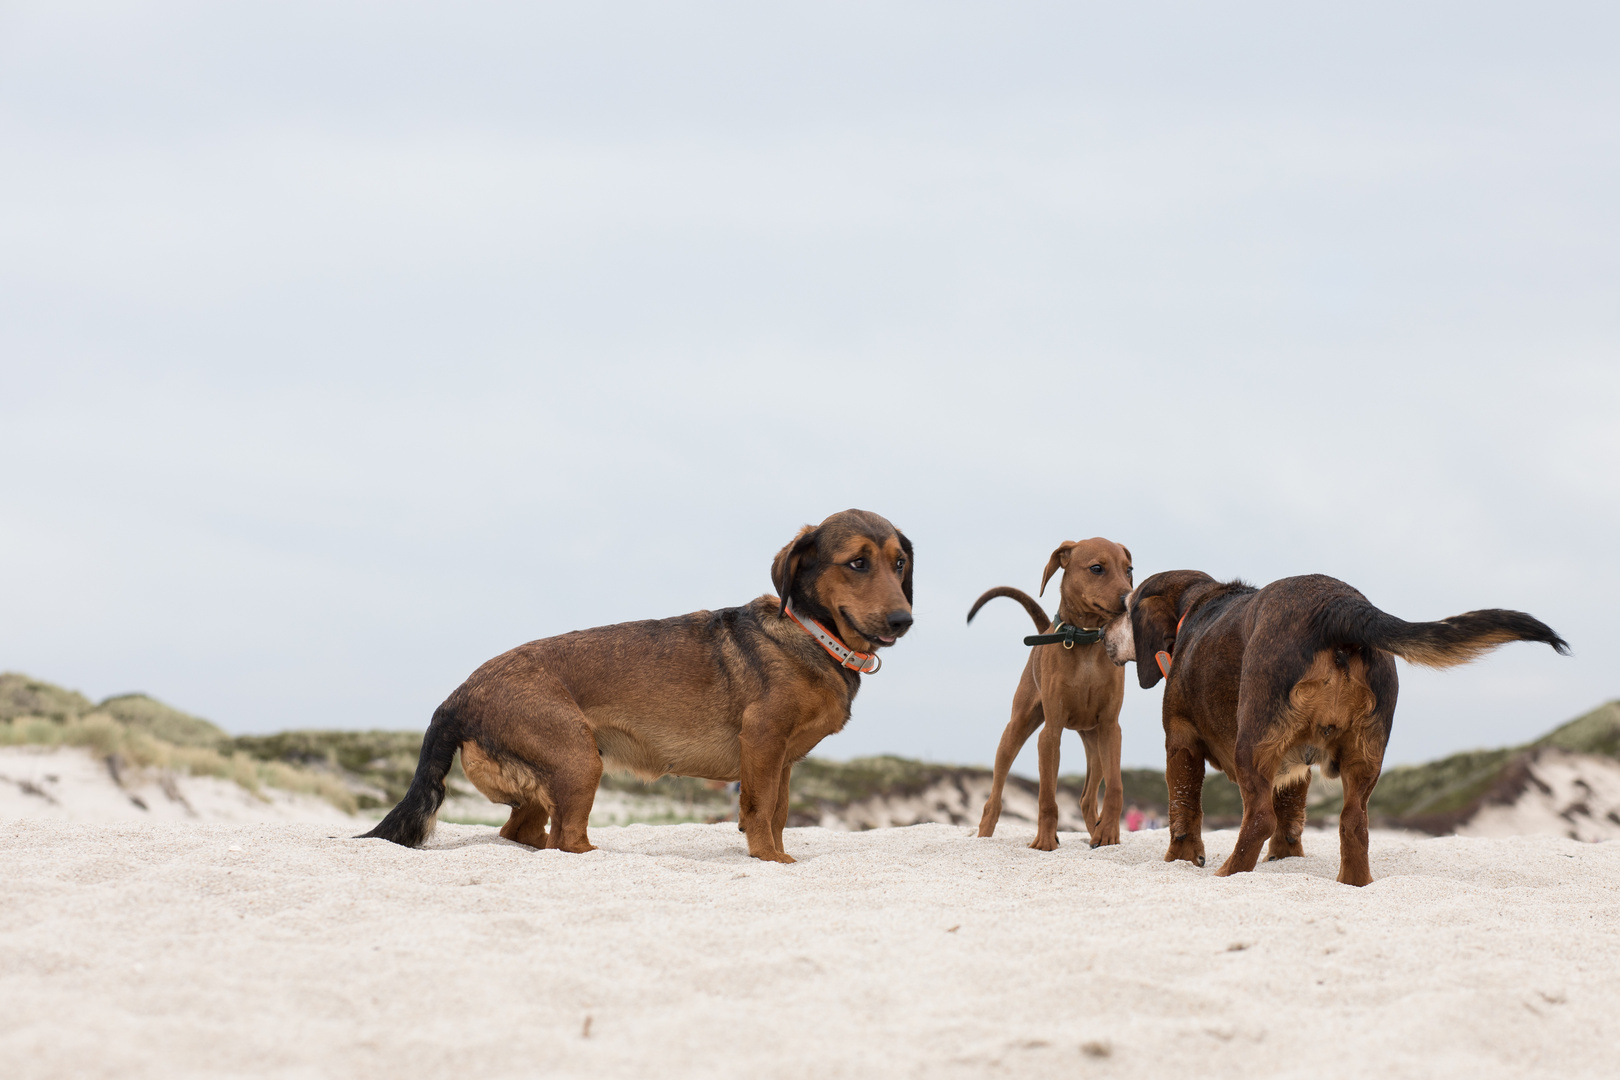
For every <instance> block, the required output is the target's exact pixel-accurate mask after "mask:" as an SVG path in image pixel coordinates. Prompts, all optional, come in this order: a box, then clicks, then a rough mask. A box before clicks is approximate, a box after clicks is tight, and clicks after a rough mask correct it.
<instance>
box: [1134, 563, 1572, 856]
mask: <svg viewBox="0 0 1620 1080" xmlns="http://www.w3.org/2000/svg"><path fill="white" fill-rule="evenodd" d="M1509 641H1540V642H1543V643H1545V644H1548V645H1551V646H1552V647H1553V648H1554V649H1555V650H1556V651H1557V652H1559V653H1561V654H1566V655H1567V654H1568V652H1569V646H1568V645H1567V644H1566V643H1565V642H1564V639H1563V638H1561V637H1559V636H1558V635H1557V634H1555V633H1553V631H1552V630H1551V629H1550V628H1549V627H1547V626H1546V625H1545V624H1544V623H1541V622H1539V621H1538V620H1536V619H1534V618H1532V617H1530V616H1529V615H1526V614H1524V613H1523V612H1520V611H1504V610H1501V609H1491V610H1488V611H1470V612H1468V613H1467V614H1464V615H1454V616H1452V617H1451V618H1449V619H1444V620H1442V621H1440V622H1425V623H1409V622H1404V621H1402V620H1401V619H1397V618H1396V617H1395V616H1393V615H1389V614H1386V613H1385V612H1383V611H1380V610H1378V609H1377V608H1375V607H1373V606H1372V604H1370V603H1368V602H1367V598H1366V597H1364V596H1362V595H1361V593H1359V592H1357V591H1356V590H1355V589H1353V588H1351V587H1350V586H1349V585H1346V584H1345V583H1344V582H1342V581H1338V580H1336V579H1334V578H1330V577H1323V576H1322V575H1320V574H1311V575H1308V576H1305V577H1292V578H1283V579H1282V580H1281V581H1275V582H1272V583H1271V584H1270V585H1267V586H1266V587H1265V588H1263V589H1256V588H1254V587H1253V586H1251V585H1245V584H1243V583H1242V582H1241V581H1233V582H1228V583H1226V584H1222V583H1220V582H1217V581H1216V580H1215V579H1214V578H1212V577H1210V576H1209V575H1208V574H1204V573H1200V572H1199V571H1197V570H1175V571H1171V572H1169V573H1164V574H1154V575H1153V576H1152V577H1150V578H1148V579H1147V580H1146V581H1144V582H1142V584H1141V585H1139V586H1138V587H1137V588H1136V590H1135V591H1134V592H1132V593H1131V595H1130V596H1129V598H1127V600H1126V612H1125V614H1123V615H1121V616H1120V617H1119V618H1117V619H1115V620H1114V621H1113V622H1112V623H1110V624H1109V625H1108V627H1107V629H1106V631H1105V634H1104V642H1105V645H1106V647H1107V650H1108V654H1109V656H1110V657H1112V658H1113V661H1114V663H1116V664H1124V663H1126V662H1127V661H1130V660H1135V661H1136V674H1137V679H1138V680H1139V681H1140V682H1141V684H1142V688H1143V689H1148V688H1151V687H1153V686H1155V685H1156V684H1157V683H1158V682H1159V679H1160V678H1161V677H1165V676H1167V681H1166V683H1165V688H1164V748H1165V781H1166V784H1167V786H1168V787H1169V796H1170V850H1169V851H1168V852H1166V854H1165V856H1164V857H1165V861H1166V862H1173V861H1175V860H1177V859H1185V860H1188V861H1189V862H1195V863H1197V864H1198V865H1199V866H1202V865H1204V841H1203V837H1202V834H1201V830H1202V826H1203V805H1202V801H1201V795H1202V792H1203V786H1204V763H1205V762H1206V761H1207V762H1209V763H1210V764H1211V765H1213V766H1215V767H1216V768H1217V769H1220V770H1221V771H1222V772H1224V773H1226V775H1227V776H1229V777H1231V778H1232V779H1233V780H1234V781H1235V782H1236V783H1237V785H1238V787H1239V788H1240V789H1241V791H1242V793H1243V823H1242V825H1241V826H1239V828H1238V839H1237V846H1236V848H1234V849H1233V851H1232V855H1231V857H1230V858H1228V859H1227V860H1226V863H1225V865H1223V866H1222V867H1221V868H1220V870H1219V873H1220V874H1221V875H1222V876H1225V875H1227V874H1234V873H1240V872H1242V871H1246V870H1253V869H1254V864H1255V862H1256V861H1258V859H1259V857H1260V846H1261V844H1262V843H1264V842H1265V840H1266V838H1267V837H1268V836H1269V837H1270V840H1271V843H1270V847H1269V849H1268V852H1267V854H1268V856H1269V857H1270V858H1272V859H1281V858H1286V857H1287V856H1289V855H1303V854H1304V848H1303V847H1302V846H1301V844H1300V836H1301V833H1302V831H1303V829H1304V827H1305V798H1306V795H1307V794H1308V793H1309V790H1310V782H1311V772H1310V766H1311V765H1312V763H1314V762H1320V763H1321V766H1322V771H1323V772H1324V773H1325V774H1327V775H1328V776H1329V777H1335V776H1336V777H1339V778H1340V779H1341V780H1342V781H1343V783H1344V809H1343V810H1342V811H1340V813H1339V880H1340V881H1341V882H1344V883H1345V884H1346V885H1366V884H1367V883H1369V882H1371V881H1372V871H1371V868H1370V867H1369V866H1368V863H1367V799H1368V798H1369V797H1370V796H1371V795H1372V790H1373V785H1375V784H1376V783H1378V775H1379V773H1380V771H1381V770H1382V768H1383V763H1384V747H1385V745H1386V744H1387V743H1388V742H1389V732H1390V726H1391V724H1392V723H1393V722H1394V718H1395V694H1396V689H1397V679H1396V675H1395V659H1394V658H1395V657H1396V656H1399V657H1401V658H1402V659H1404V660H1406V661H1408V662H1409V663H1413V664H1423V665H1425V666H1427V667H1451V666H1453V665H1455V664H1466V663H1467V662H1468V661H1470V660H1473V659H1474V658H1476V657H1478V656H1481V655H1483V654H1484V653H1486V652H1489V651H1490V650H1491V649H1494V648H1495V647H1496V646H1498V645H1501V644H1504V643H1506V642H1509Z"/></svg>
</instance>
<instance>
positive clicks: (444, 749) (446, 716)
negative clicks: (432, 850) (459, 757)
mask: <svg viewBox="0 0 1620 1080" xmlns="http://www.w3.org/2000/svg"><path fill="white" fill-rule="evenodd" d="M460 747H461V724H460V722H459V721H457V719H456V715H455V710H454V709H453V708H451V707H450V706H449V705H448V703H446V704H444V705H440V706H439V707H438V709H436V710H434V713H433V722H432V723H430V724H428V729H427V734H426V735H424V736H422V756H421V757H420V758H418V759H417V762H416V775H415V776H414V777H412V778H411V787H410V790H409V791H407V792H406V793H405V797H404V798H403V799H401V800H399V805H397V806H395V807H394V808H393V809H392V810H390V811H388V816H387V817H385V818H383V819H382V820H381V821H379V822H377V827H376V828H374V829H372V830H371V831H370V832H368V833H362V834H361V835H360V836H359V837H356V839H363V838H367V837H376V838H378V839H381V840H391V841H393V842H394V843H396V844H403V845H405V846H406V847H421V846H422V841H424V840H426V839H427V838H428V837H429V836H432V835H433V826H434V825H436V824H438V814H439V806H440V805H441V804H442V803H443V802H444V776H445V774H446V773H448V772H449V771H450V762H451V761H452V760H453V759H454V758H455V756H456V751H457V750H458V749H460Z"/></svg>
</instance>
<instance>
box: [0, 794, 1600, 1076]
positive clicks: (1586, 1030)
mask: <svg viewBox="0 0 1620 1080" xmlns="http://www.w3.org/2000/svg"><path fill="white" fill-rule="evenodd" d="M335 832H336V830H334V829H333V828H330V827H324V828H323V827H320V826H315V825H307V824H303V825H300V824H284V825H256V826H248V825H207V824H162V823H159V824H140V825H133V824H121V823H120V824H112V825H99V826H91V825H84V824H75V823H68V822H56V821H45V820H30V821H10V822H6V823H4V824H0V865H3V866H4V867H5V873H4V876H3V877H0V898H3V904H0V957H3V960H0V1060H4V1061H5V1062H6V1072H7V1075H8V1076H15V1077H68V1076H73V1077H80V1076H118V1077H174V1076H202V1075H209V1076H217V1075H241V1076H289V1077H290V1076H345V1077H349V1076H355V1077H409V1076H429V1075H435V1076H439V1075H467V1076H477V1077H504V1076H514V1077H515V1076H535V1075H547V1076H553V1075H555V1076H580V1077H586V1076H589V1077H604V1076H622V1077H635V1078H638V1080H640V1078H645V1077H649V1076H660V1077H663V1076H676V1077H682V1076H692V1077H726V1076H739V1077H750V1078H755V1077H772V1078H775V1077H805V1078H811V1077H814V1078H817V1080H821V1078H825V1077H837V1076H856V1077H867V1076H870V1077H880V1076H881V1077H892V1076H895V1075H910V1076H927V1077H934V1076H946V1077H949V1076H988V1075H1012V1074H1017V1075H1028V1076H1064V1077H1070V1076H1119V1077H1125V1076H1130V1077H1151V1076H1169V1075H1198V1076H1232V1077H1240V1076H1241V1077H1251V1076H1299V1077H1310V1078H1313V1080H1315V1078H1320V1077H1323V1076H1344V1077H1351V1076H1356V1077H1360V1076H1367V1075H1376V1076H1380V1077H1432V1076H1470V1077H1473V1076H1489V1077H1496V1076H1500V1077H1514V1078H1522V1077H1526V1076H1532V1077H1540V1076H1546V1077H1552V1076H1559V1077H1568V1076H1582V1075H1585V1076H1599V1075H1613V1074H1614V1072H1615V1071H1616V1067H1617V1063H1616V1055H1617V1050H1616V1047H1620V1009H1617V1008H1616V1002H1617V1001H1620V845H1616V844H1613V843H1604V844H1581V843H1577V842H1574V841H1571V840H1565V839H1557V838H1548V837H1534V838H1529V837H1525V838H1516V839H1475V838H1466V837H1448V838H1443V839H1426V838H1414V837H1411V836H1407V835H1399V834H1375V837H1374V841H1373V850H1372V855H1373V872H1374V873H1375V874H1376V875H1377V877H1378V880H1377V881H1376V882H1374V884H1372V885H1371V886H1369V887H1367V888H1365V889H1352V888H1349V887H1346V886H1341V885H1338V884H1336V883H1335V882H1334V881H1333V880H1332V878H1333V875H1334V873H1335V872H1336V869H1337V843H1336V838H1335V837H1333V836H1331V835H1320V834H1311V835H1308V836H1307V839H1306V847H1307V850H1308V851H1309V852H1310V854H1309V855H1307V857H1305V858H1303V859H1292V860H1287V861H1285V862H1282V863H1275V864H1262V867H1261V869H1260V870H1259V871H1258V872H1256V873H1253V874H1248V875H1243V876H1240V877H1236V878H1232V879H1220V878H1216V877H1214V876H1213V874H1212V871H1211V870H1209V869H1197V868H1194V867H1191V866H1188V865H1186V864H1175V865H1169V864H1166V863H1164V862H1163V861H1162V858H1161V856H1162V853H1163V851H1164V848H1165V844H1166V835H1165V833H1164V832H1163V831H1162V830H1161V831H1157V832H1144V833H1137V834H1133V835H1131V836H1129V837H1127V841H1126V843H1125V844H1124V845H1122V846H1120V847H1117V848H1110V849H1103V850H1099V851H1091V850H1088V849H1087V847H1086V845H1085V842H1084V839H1083V838H1081V837H1077V836H1075V835H1073V834H1069V835H1066V836H1064V837H1063V846H1062V847H1061V848H1060V849H1059V850H1058V851H1056V852H1053V853H1050V854H1045V853H1040V852H1035V851H1031V850H1029V849H1028V848H1027V847H1026V846H1024V845H1025V843H1026V842H1027V841H1028V839H1029V837H1030V835H1031V831H1030V830H1029V829H1027V828H1023V829H1019V828H1012V827H1009V828H1006V829H1004V830H1003V832H1002V835H998V836H997V837H996V838H994V839H992V840H978V839H976V838H973V837H970V836H968V835H966V832H965V830H963V829H961V828H959V827H954V826H946V825H920V826H916V827H913V828H906V829H889V830H879V831H872V832H864V833H848V832H834V831H830V830H824V829H819V828H804V829H792V830H789V832H788V839H787V845H788V848H789V850H790V851H791V852H793V853H794V854H795V855H797V856H798V857H799V859H800V861H799V862H798V863H797V864H796V865H792V866H778V865H774V864H767V863H761V862H757V861H755V860H752V859H749V858H747V857H746V855H745V854H744V853H743V844H742V838H741V837H740V836H739V835H738V833H737V832H736V829H735V827H734V826H731V825H674V826H664V827H648V826H630V827H626V828H602V829H597V830H595V831H594V832H593V839H594V840H595V842H596V843H597V844H599V845H600V847H601V850H599V851H596V852H593V853H590V854H588V855H567V854H563V853H559V852H536V851H531V850H529V849H527V848H523V847H519V846H517V845H513V844H509V843H506V842H504V841H501V840H500V839H499V837H498V836H497V835H496V833H495V831H494V830H493V829H491V828H488V827H480V826H454V825H444V826H441V827H440V830H439V833H438V835H437V836H436V838H435V839H434V840H433V841H432V846H431V847H430V848H428V849H426V850H421V851H411V850H407V849H404V848H400V847H395V846H393V845H390V844H387V843H385V842H383V841H374V840H366V841H361V840H351V839H348V838H347V837H345V836H341V835H334V833H335ZM1208 840H1209V849H1210V855H1211V863H1212V865H1213V864H1215V863H1217V862H1218V861H1219V860H1220V859H1221V858H1223V857H1224V856H1225V854H1226V853H1227V852H1228V851H1229V850H1230V848H1231V846H1232V841H1233V834H1232V833H1230V832H1221V833H1213V834H1210V836H1209V838H1208Z"/></svg>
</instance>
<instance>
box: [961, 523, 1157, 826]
mask: <svg viewBox="0 0 1620 1080" xmlns="http://www.w3.org/2000/svg"><path fill="white" fill-rule="evenodd" d="M1059 567H1061V568H1062V569H1063V580H1062V582H1061V583H1060V584H1059V586H1058V609H1057V622H1056V623H1052V622H1049V621H1048V620H1047V618H1046V612H1045V611H1043V610H1042V609H1041V605H1040V604H1038V603H1036V601H1035V600H1034V598H1033V597H1031V596H1030V595H1029V594H1028V593H1026V592H1022V591H1021V590H1018V589H1011V588H1006V587H1002V588H998V589H991V590H990V591H989V592H987V593H985V594H984V595H983V596H981V597H979V599H978V600H976V601H974V604H973V607H972V609H971V610H970V611H969V612H968V622H972V621H973V616H975V615H977V614H978V613H979V609H980V608H981V607H983V606H984V605H985V603H986V602H988V601H989V600H991V599H993V598H995V597H997V596H1008V597H1011V598H1012V599H1014V600H1017V601H1018V602H1019V603H1020V604H1023V605H1024V610H1025V611H1027V612H1029V616H1030V618H1032V619H1034V620H1035V631H1036V633H1038V634H1042V633H1046V632H1048V631H1049V630H1056V629H1057V627H1058V626H1061V625H1067V626H1072V627H1079V628H1082V629H1083V628H1087V627H1091V628H1100V627H1101V626H1102V625H1103V624H1104V623H1106V622H1108V621H1109V620H1110V619H1112V618H1114V617H1115V616H1116V615H1118V614H1119V613H1120V612H1121V611H1123V610H1124V609H1125V608H1124V602H1125V594H1126V593H1127V592H1129V591H1130V588H1131V553H1130V552H1129V551H1128V550H1126V549H1125V548H1123V547H1121V546H1120V545H1119V544H1116V543H1114V542H1113V541H1112V540H1104V539H1103V538H1102V537H1100V536H1098V537H1093V538H1092V539H1090V540H1081V541H1079V542H1078V543H1077V542H1075V541H1073V540H1068V541H1065V542H1064V543H1063V544H1061V545H1059V547H1058V549H1057V550H1056V551H1054V552H1052V557H1051V559H1049V560H1047V563H1046V572H1045V573H1044V574H1042V575H1041V592H1042V593H1043V594H1044V593H1045V592H1046V583H1047V581H1049V580H1050V579H1051V577H1052V575H1053V573H1055V572H1056V571H1057V570H1058V568H1059ZM1065 644H1066V643H1056V642H1054V643H1052V644H1048V645H1035V646H1032V647H1031V648H1030V651H1029V660H1028V661H1027V662H1026V663H1025V664H1024V673H1023V675H1021V676H1020V677H1019V679H1018V689H1017V690H1015V691H1013V704H1012V719H1011V720H1010V721H1008V723H1007V730H1006V731H1003V732H1002V733H1001V745H1000V746H998V747H996V771H995V775H994V778H993V779H992V780H991V782H990V797H989V798H988V799H986V800H985V803H984V815H983V816H982V817H981V818H980V819H979V835H980V836H993V835H995V831H996V822H997V820H999V819H1000V817H1001V792H1002V789H1003V788H1004V787H1005V786H1006V783H1007V772H1008V770H1009V769H1011V768H1012V763H1013V758H1015V757H1017V756H1018V751H1020V750H1022V749H1023V748H1024V743H1025V742H1027V741H1028V740H1029V736H1030V734H1031V733H1032V732H1034V730H1035V729H1036V728H1037V727H1040V726H1041V724H1042V723H1043V722H1044V723H1045V725H1046V726H1045V727H1043V728H1041V738H1040V742H1039V743H1038V744H1037V746H1038V748H1039V750H1040V763H1041V790H1040V803H1039V805H1040V815H1039V821H1038V824H1037V826H1036V830H1035V840H1034V842H1032V843H1031V844H1030V845H1029V846H1030V847H1032V848H1037V849H1039V850H1041V851H1051V850H1052V849H1053V848H1055V847H1057V846H1058V838H1057V822H1058V806H1057V777H1058V751H1059V749H1060V745H1061V743H1062V741H1063V732H1064V729H1065V728H1066V729H1068V730H1070V731H1078V732H1079V733H1080V741H1081V742H1082V743H1084V744H1085V747H1086V786H1085V788H1084V790H1083V791H1082V792H1081V793H1080V813H1081V814H1082V815H1083V816H1084V817H1085V819H1086V829H1087V831H1088V832H1090V834H1091V846H1092V847H1101V846H1103V845H1104V844H1117V843H1119V815H1120V812H1121V811H1122V810H1123V809H1124V807H1125V792H1124V790H1123V789H1122V788H1121V787H1120V779H1119V746H1120V732H1119V708H1120V706H1121V705H1122V704H1124V701H1125V673H1124V672H1123V671H1121V670H1120V669H1119V668H1118V667H1117V666H1115V665H1114V664H1112V663H1110V662H1109V659H1108V655H1107V653H1106V652H1105V651H1104V650H1103V648H1102V646H1101V644H1099V643H1098V642H1097V641H1096V640H1093V641H1091V642H1088V643H1086V644H1072V643H1068V647H1065ZM1105 779H1106V781H1107V785H1106V787H1105V789H1104V793H1103V800H1102V811H1101V813H1099V812H1098V810H1097V788H1098V785H1099V784H1101V783H1102V781H1104V780H1105Z"/></svg>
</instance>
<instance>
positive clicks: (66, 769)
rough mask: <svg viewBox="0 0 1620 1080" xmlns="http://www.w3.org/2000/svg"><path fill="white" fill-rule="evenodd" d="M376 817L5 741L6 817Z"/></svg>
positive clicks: (1, 799)
mask: <svg viewBox="0 0 1620 1080" xmlns="http://www.w3.org/2000/svg"><path fill="white" fill-rule="evenodd" d="M375 816H376V815H373V817H371V818H360V817H356V816H354V815H351V814H345V813H344V812H343V811H341V810H339V809H338V808H337V807H335V806H333V805H332V804H331V803H329V802H326V801H325V800H323V799H317V798H315V797H314V796H312V795H302V794H297V793H294V792H289V791H281V790H278V789H276V788H272V787H261V788H260V789H259V790H258V791H256V792H255V791H249V790H248V789H247V788H244V787H242V786H241V785H240V784H237V783H236V782H234V781H231V780H225V779H222V778H220V777H217V776H188V775H186V774H185V773H180V772H175V771H172V770H168V769H150V768H140V767H137V766H130V765H120V764H119V762H118V759H117V758H116V757H99V756H97V755H95V754H92V753H90V752H89V751H88V750H85V749H82V748H80V747H76V746H73V747H38V746H0V821H5V820H15V819H19V818H30V819H32V818H43V819H47V820H55V821H84V822H94V821H104V822H113V821H120V822H125V821H127V822H137V821H154V822H155V821H199V822H201V821H210V822H233V821H234V822H243V823H251V822H271V821H304V822H316V821H326V822H334V823H336V822H345V823H350V824H358V823H362V822H366V821H370V820H374V819H375ZM365 827H367V828H369V827H370V826H369V825H366V826H365Z"/></svg>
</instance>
